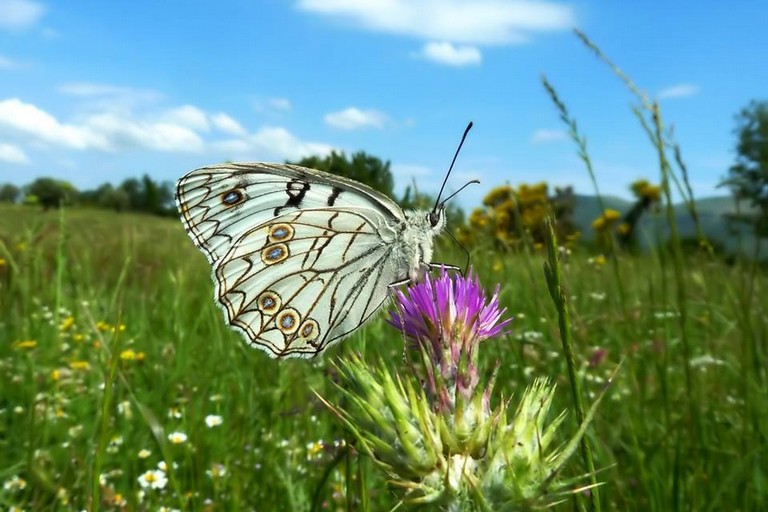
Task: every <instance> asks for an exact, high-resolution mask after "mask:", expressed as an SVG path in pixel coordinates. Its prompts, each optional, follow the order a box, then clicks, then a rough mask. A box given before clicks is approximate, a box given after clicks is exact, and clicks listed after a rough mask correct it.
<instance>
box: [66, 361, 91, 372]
mask: <svg viewBox="0 0 768 512" xmlns="http://www.w3.org/2000/svg"><path fill="white" fill-rule="evenodd" d="M69 367H70V368H72V369H73V370H90V369H91V363H89V362H88V361H72V362H71V363H69Z"/></svg>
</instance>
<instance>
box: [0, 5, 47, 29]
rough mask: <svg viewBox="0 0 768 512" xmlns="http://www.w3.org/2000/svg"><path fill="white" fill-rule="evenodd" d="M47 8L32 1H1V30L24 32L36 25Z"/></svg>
mask: <svg viewBox="0 0 768 512" xmlns="http://www.w3.org/2000/svg"><path fill="white" fill-rule="evenodd" d="M43 14H45V6H44V5H43V4H41V3H39V2H33V1H31V0H0V29H7V30H23V29H26V28H30V27H32V26H33V25H35V24H36V23H37V22H38V21H39V20H40V18H42V17H43Z"/></svg>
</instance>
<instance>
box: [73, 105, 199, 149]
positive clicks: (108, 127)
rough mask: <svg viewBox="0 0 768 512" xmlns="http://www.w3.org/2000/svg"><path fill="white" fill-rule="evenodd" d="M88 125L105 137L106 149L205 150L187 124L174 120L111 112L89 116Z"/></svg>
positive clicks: (91, 129) (94, 131) (90, 128)
mask: <svg viewBox="0 0 768 512" xmlns="http://www.w3.org/2000/svg"><path fill="white" fill-rule="evenodd" d="M86 126H87V128H88V129H89V130H90V131H92V132H93V133H97V134H99V135H100V136H102V137H104V138H105V139H106V140H107V148H108V149H112V150H118V149H134V148H138V149H154V150H157V151H169V152H178V153H190V152H191V153H195V152H199V151H202V150H203V149H204V143H203V139H201V138H200V136H199V135H198V134H197V133H195V132H194V130H192V129H190V128H189V127H187V126H183V125H181V124H177V123H173V122H162V121H161V122H151V121H143V120H135V119H132V118H129V117H125V116H122V115H119V114H114V113H105V114H99V115H95V116H91V117H89V118H88V119H87V120H86Z"/></svg>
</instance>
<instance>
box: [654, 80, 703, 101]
mask: <svg viewBox="0 0 768 512" xmlns="http://www.w3.org/2000/svg"><path fill="white" fill-rule="evenodd" d="M698 93H699V86H698V85H693V84H677V85H672V86H670V87H665V88H664V89H662V90H660V91H659V95H658V96H659V99H664V98H667V99H670V98H688V97H689V96H694V95H696V94H698Z"/></svg>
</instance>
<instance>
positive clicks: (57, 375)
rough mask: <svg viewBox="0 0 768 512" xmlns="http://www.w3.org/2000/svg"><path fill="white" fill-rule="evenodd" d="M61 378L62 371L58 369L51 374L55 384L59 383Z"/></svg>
mask: <svg viewBox="0 0 768 512" xmlns="http://www.w3.org/2000/svg"><path fill="white" fill-rule="evenodd" d="M60 378H61V371H60V370H59V369H58V368H56V369H55V370H53V371H52V372H51V379H53V382H59V379H60Z"/></svg>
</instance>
